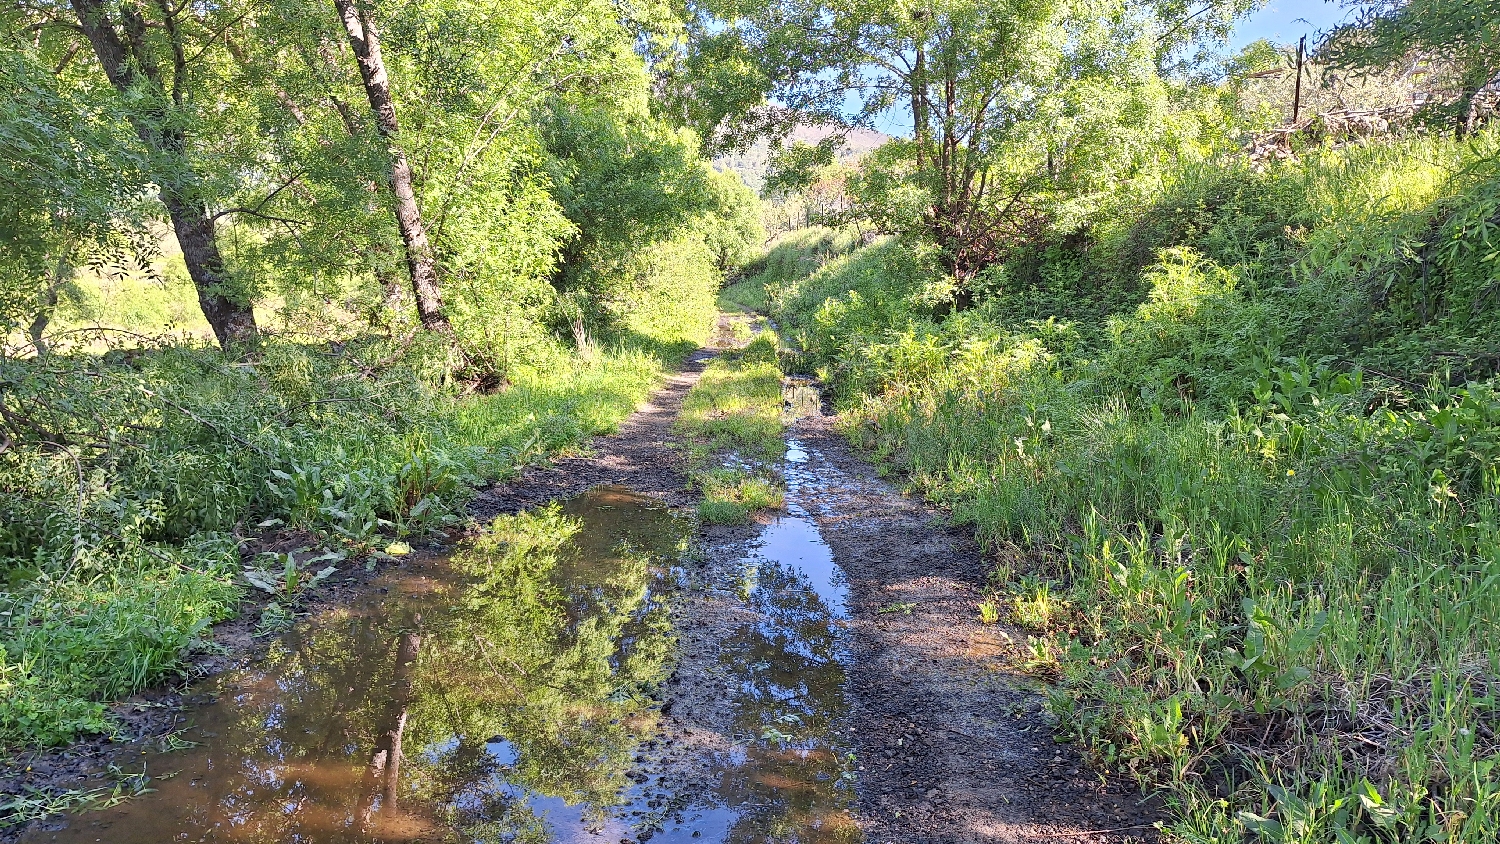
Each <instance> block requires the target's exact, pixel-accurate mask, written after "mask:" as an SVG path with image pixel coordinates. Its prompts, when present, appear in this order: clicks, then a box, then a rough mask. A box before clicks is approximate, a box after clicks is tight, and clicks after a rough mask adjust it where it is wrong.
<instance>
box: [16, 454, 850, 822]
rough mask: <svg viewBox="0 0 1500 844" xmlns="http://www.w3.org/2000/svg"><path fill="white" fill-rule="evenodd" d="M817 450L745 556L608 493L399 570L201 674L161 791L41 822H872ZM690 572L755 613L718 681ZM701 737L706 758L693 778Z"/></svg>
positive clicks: (640, 501)
mask: <svg viewBox="0 0 1500 844" xmlns="http://www.w3.org/2000/svg"><path fill="white" fill-rule="evenodd" d="M799 454H800V452H799V448H798V447H797V446H796V445H795V444H793V446H792V448H791V449H790V450H789V454H788V461H789V462H788V478H789V481H790V482H791V484H792V485H793V486H794V490H793V494H792V495H790V496H789V502H790V510H789V512H788V513H787V514H786V515H785V516H784V517H783V518H781V519H779V520H777V521H776V522H775V523H773V524H771V525H769V526H767V527H766V528H765V530H764V531H763V533H762V534H761V535H760V537H759V538H758V539H757V540H756V541H754V542H752V543H750V544H749V546H748V550H744V549H742V550H741V551H738V552H736V553H735V554H734V555H732V557H730V558H729V559H726V560H723V561H719V562H713V561H710V562H709V563H707V564H705V563H703V561H702V560H699V561H697V562H696V563H694V562H692V561H690V560H689V557H688V556H686V552H687V551H688V548H689V545H690V534H691V530H692V525H691V522H690V521H688V520H686V519H683V518H679V517H677V516H674V515H673V514H672V513H671V512H669V511H668V510H667V509H666V508H664V507H663V506H661V505H660V504H659V503H656V502H655V501H654V500H653V499H650V498H646V497H644V496H639V495H636V494H634V493H632V492H631V491H630V490H627V489H624V488H618V487H602V488H597V489H594V490H592V491H590V492H588V493H586V494H584V495H582V496H580V497H578V498H575V499H573V500H571V501H568V502H566V503H564V504H563V505H561V506H560V507H552V508H547V509H543V510H539V511H534V512H532V513H529V514H523V515H522V516H518V517H509V518H503V519H501V520H500V521H498V522H497V523H496V528H495V529H494V530H493V531H492V532H491V533H490V534H487V535H486V536H485V537H483V538H481V539H479V540H477V541H475V542H473V543H471V544H470V545H469V546H467V547H465V548H464V549H463V550H461V551H459V552H458V553H456V554H455V555H454V556H453V557H452V558H450V559H445V560H435V561H430V562H425V563H410V564H408V565H407V566H404V567H402V568H401V569H398V570H394V571H392V572H390V573H388V574H386V575H385V576H383V578H382V579H381V580H380V581H379V582H378V583H377V584H376V586H377V588H376V589H372V590H371V592H370V593H369V595H368V597H366V598H365V599H363V600H361V601H359V602H357V603H355V604H353V605H351V606H349V607H346V608H343V609H340V610H338V611H335V612H332V613H329V614H325V615H323V616H320V617H319V618H318V619H316V620H315V621H312V622H308V623H305V624H303V625H300V626H299V627H297V628H296V629H294V630H292V631H290V632H288V633H287V634H285V635H283V636H282V637H281V638H280V639H278V640H277V641H276V642H275V643H274V644H273V645H272V646H271V649H270V652H269V655H268V657H267V658H266V659H265V660H264V661H262V662H261V663H259V664H257V665H255V666H253V667H251V668H247V669H243V670H239V671H235V672H231V673H228V674H225V675H222V676H220V677H218V678H215V679H213V680H211V681H206V682H205V683H204V684H203V685H202V686H201V687H200V688H199V689H197V690H196V699H197V700H199V701H200V704H199V705H198V706H197V707H196V708H195V709H194V710H192V711H191V712H190V713H189V714H190V716H191V723H192V726H190V727H189V728H188V729H186V730H184V731H183V732H182V733H181V734H180V736H178V739H179V741H178V743H179V744H180V745H186V746H187V749H182V750H177V751H175V752H170V753H161V754H157V753H150V754H145V755H143V756H142V757H141V760H142V764H143V765H144V766H145V768H146V772H147V773H148V774H149V775H150V776H151V778H152V779H151V781H150V786H151V787H152V788H153V789H155V791H154V792H153V793H150V794H147V795H145V796H142V797H139V798H137V799H133V800H130V801H128V802H126V803H124V804H121V805H119V806H116V807H114V808H110V809H107V810H103V811H97V812H91V813H87V814H84V815H81V816H77V817H74V818H71V819H68V820H67V821H66V822H64V823H56V824H53V825H52V826H53V827H54V828H52V829H45V830H38V831H34V832H33V834H32V835H31V836H29V837H28V838H27V839H25V840H26V841H28V842H43V841H59V842H65V841H66V842H81V841H86V842H99V841H102V842H112V843H113V844H164V842H173V841H203V842H245V843H246V844H251V842H254V844H261V843H262V842H264V843H265V844H270V842H277V843H278V844H280V842H318V844H334V843H335V842H337V843H338V844H342V843H343V842H351V844H352V842H518V843H520V842H525V844H532V843H533V842H536V843H537V844H539V843H540V842H610V844H614V842H637V841H642V842H643V841H647V840H651V841H657V842H661V841H669V842H678V841H681V842H689V841H691V842H700V841H708V842H734V843H735V844H739V842H789V843H790V842H798V843H799V844H823V842H845V841H854V840H857V838H858V835H857V830H856V828H855V827H854V824H853V822H852V820H850V818H849V816H848V813H847V808H848V806H849V804H850V803H851V802H852V798H853V786H852V781H851V777H852V775H851V774H850V770H851V768H852V767H853V760H852V757H850V756H849V755H848V749H847V746H846V744H847V743H846V742H845V741H844V740H843V739H842V738H841V737H842V736H845V735H846V730H847V725H846V724H845V723H844V718H845V715H846V713H847V710H848V706H847V703H846V701H845V698H844V694H845V691H844V689H845V668H846V665H847V659H848V656H847V653H848V651H847V643H846V642H845V636H846V632H845V631H844V629H843V623H842V619H843V618H844V617H845V616H846V615H847V601H846V595H845V590H844V585H843V583H842V580H841V578H840V575H839V572H838V568H837V567H836V566H835V564H834V561H833V557H832V554H831V553H830V552H829V549H828V547H827V545H825V544H824V543H823V542H822V540H821V538H820V537H819V536H818V533H817V529H816V527H815V526H814V525H813V523H812V521H811V519H810V518H809V517H808V515H807V514H806V512H805V511H802V510H800V508H799V507H798V506H797V505H796V503H795V498H796V495H795V485H796V484H798V483H806V482H808V481H807V479H804V478H800V477H799V474H798V470H797V468H796V467H797V463H798V461H799V459H801V458H800V457H799ZM712 551H713V549H712V548H710V549H709V553H710V554H712ZM685 561H687V562H685ZM695 566H696V568H695ZM689 590H709V591H711V592H712V593H713V594H715V595H717V596H719V597H718V598H717V599H721V600H724V601H729V602H732V603H734V604H735V606H736V612H737V613H739V614H738V615H737V616H736V618H739V619H741V621H740V622H738V623H736V624H734V625H732V626H731V627H730V628H726V629H725V632H724V635H721V636H717V637H716V641H715V642H713V643H712V644H713V648H712V655H713V656H712V658H713V660H714V661H715V662H716V665H715V666H713V670H712V671H711V672H710V673H711V674H712V677H683V676H680V675H681V674H682V672H684V671H686V670H688V669H689V667H690V663H691V660H687V661H684V662H683V663H681V665H679V662H678V659H679V653H680V648H679V645H680V642H681V639H682V636H683V632H684V631H683V630H682V629H681V628H682V627H683V624H684V622H685V620H686V618H685V617H686V615H687V613H686V610H685V609H684V606H685V603H684V600H683V597H684V596H685V595H687V594H689ZM700 626H701V625H700ZM674 672H676V673H677V675H678V676H677V677H675V678H674V677H673V674H674ZM704 684H713V686H714V688H713V690H712V693H711V696H712V697H713V698H714V699H715V700H717V701H718V702H719V703H720V704H723V705H725V706H726V707H727V708H726V709H725V712H726V713H727V715H726V717H724V718H720V719H718V720H715V721H712V723H710V724H709V728H708V729H710V730H712V731H714V732H715V734H714V735H713V736H711V738H712V739H713V740H712V741H703V739H704V735H703V733H704V731H705V728H704V727H703V725H702V724H701V723H700V724H698V731H699V734H698V735H697V736H695V737H694V739H693V740H691V741H690V740H688V739H687V736H689V735H690V734H691V733H692V731H691V730H690V729H688V728H687V727H685V726H684V724H685V723H686V722H685V721H683V720H682V718H681V717H680V716H679V715H673V714H672V707H673V705H674V704H676V703H677V702H678V701H677V695H676V693H674V692H673V691H672V690H673V689H681V688H684V687H686V688H689V689H694V688H696V689H698V691H699V692H700V693H701V692H702V689H703V687H704ZM690 706H691V704H690V703H686V702H685V703H683V705H682V708H683V709H688V708H690ZM705 748H706V749H705ZM684 755H692V756H694V757H695V760H694V761H695V764H696V765H697V767H696V768H694V770H697V771H700V772H703V771H706V772H707V776H706V777H704V776H699V777H696V778H694V777H691V776H685V775H680V774H681V771H682V770H686V768H685V766H684V763H683V758H684Z"/></svg>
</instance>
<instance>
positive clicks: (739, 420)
mask: <svg viewBox="0 0 1500 844" xmlns="http://www.w3.org/2000/svg"><path fill="white" fill-rule="evenodd" d="M731 301H732V300H731ZM753 322H754V321H753V320H752V319H750V318H748V317H745V316H738V317H733V318H731V319H730V321H729V323H728V324H729V326H731V330H732V331H733V335H734V336H732V337H731V338H729V343H730V345H731V346H732V347H731V348H729V349H727V350H726V351H724V352H723V353H722V354H720V355H719V356H718V357H716V358H714V359H713V360H712V361H709V364H708V367H707V368H706V369H705V370H704V372H703V376H702V378H701V379H700V380H699V381H698V383H697V384H695V385H694V386H693V389H692V391H690V392H689V393H688V395H687V398H685V399H684V400H683V403H682V413H681V415H680V416H679V417H678V421H677V429H678V431H679V432H680V433H681V434H682V435H683V436H684V437H685V439H686V441H687V453H688V462H689V473H690V475H691V477H692V482H693V485H694V486H696V487H697V488H698V490H699V491H700V492H701V493H702V494H703V500H702V502H701V503H700V504H699V505H698V515H699V517H700V518H701V519H702V520H703V521H705V522H708V523H710V524H735V523H740V522H744V521H747V520H748V519H750V518H751V516H753V515H754V514H755V513H756V512H757V511H760V510H766V509H776V508H779V507H781V506H782V504H783V502H784V501H785V495H786V489H785V483H784V481H783V479H782V477H781V474H780V472H779V471H778V470H777V469H776V466H777V465H778V464H779V463H780V462H781V458H782V454H783V452H784V451H785V449H786V444H785V443H784V442H783V440H782V437H781V432H782V427H783V421H782V413H781V369H780V367H779V366H778V364H777V359H776V351H777V349H776V344H777V339H776V335H775V333H774V332H773V331H772V330H771V329H770V328H769V327H766V326H760V330H759V332H757V333H755V334H754V336H753V337H751V325H752V324H753ZM740 343H743V344H744V345H743V346H740V345H739V344H740Z"/></svg>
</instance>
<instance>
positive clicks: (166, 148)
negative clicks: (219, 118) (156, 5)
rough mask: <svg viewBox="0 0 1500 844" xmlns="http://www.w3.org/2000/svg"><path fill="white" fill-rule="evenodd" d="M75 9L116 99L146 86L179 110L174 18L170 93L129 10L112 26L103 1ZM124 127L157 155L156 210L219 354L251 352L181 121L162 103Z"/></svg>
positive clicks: (241, 307)
mask: <svg viewBox="0 0 1500 844" xmlns="http://www.w3.org/2000/svg"><path fill="white" fill-rule="evenodd" d="M72 4H73V11H74V13H75V14H77V16H78V23H79V26H80V28H82V30H83V33H84V35H85V36H87V37H88V39H89V44H90V45H91V46H92V47H93V48H94V55H95V56H97V57H98V58H99V64H100V65H101V66H102V67H103V68H104V75H105V76H107V77H108V78H109V82H110V84H111V85H113V86H114V87H115V89H116V90H118V91H120V92H121V93H128V92H130V91H131V90H132V89H133V88H136V86H137V85H139V84H141V83H142V82H143V80H144V83H145V86H146V87H148V88H149V89H150V95H151V96H152V97H155V98H160V100H165V98H167V97H168V96H170V97H171V98H172V100H173V104H174V105H180V102H179V101H180V99H181V96H182V84H183V80H182V74H183V72H184V67H183V64H184V63H183V60H182V45H181V43H180V41H179V40H178V39H179V38H180V37H181V36H180V34H179V31H178V29H177V27H176V24H175V21H173V20H172V19H171V17H170V16H171V15H172V14H173V13H172V12H171V11H169V10H164V11H163V14H165V15H168V25H167V27H166V28H167V33H168V36H169V38H171V39H172V40H173V52H174V60H175V62H176V67H175V74H174V76H173V80H172V88H171V90H170V92H169V91H168V89H167V87H166V85H165V83H164V82H163V78H162V74H161V70H160V68H159V66H158V65H157V63H156V61H155V58H154V57H153V56H152V55H151V54H150V53H149V52H148V50H147V48H146V43H145V41H146V39H145V32H146V29H147V24H146V22H145V20H144V19H143V18H142V17H141V14H140V10H139V8H137V7H136V6H134V5H130V4H127V5H124V6H121V24H120V28H119V29H117V28H116V24H115V23H114V22H113V21H111V20H110V18H109V15H108V13H107V10H106V8H105V4H104V3H103V0H72ZM130 121H131V124H132V126H133V127H134V128H135V131H136V134H137V135H138V136H139V137H140V139H141V141H142V142H144V143H145V144H146V146H147V147H148V148H150V149H151V151H152V152H153V153H155V154H156V155H157V157H158V158H159V160H160V161H161V162H162V166H160V167H159V168H157V171H156V172H155V173H153V178H154V179H155V181H156V182H157V184H158V185H159V186H160V196H161V201H162V204H163V205H165V206H166V208H167V214H168V215H169V216H170V217H171V218H172V230H173V231H174V232H175V233H176V235H177V243H178V245H179V246H180V247H182V260H183V263H185V264H187V271H188V275H189V276H190V277H191V278H192V279H193V287H194V288H195V289H196V290H197V291H198V304H199V305H200V306H201V307H202V308H203V316H204V317H205V318H206V319H207V320H208V324H209V325H210V326H211V327H212V328H213V331H214V337H215V338H216V339H217V340H218V341H219V346H220V348H222V349H224V350H225V351H228V350H229V349H230V348H231V347H235V346H241V347H248V346H253V345H254V343H255V341H256V340H257V338H258V336H259V330H258V328H257V326H256V324H255V308H254V306H253V305H252V304H251V303H250V302H246V301H240V300H238V299H235V298H233V297H231V296H229V295H228V284H227V282H228V281H229V279H228V274H227V273H226V272H225V269H224V258H223V255H222V254H221V253H220V252H219V242H218V239H217V238H216V236H215V230H214V218H213V217H212V216H210V215H209V213H208V208H207V206H206V205H204V203H203V201H202V200H201V199H200V198H198V196H197V193H198V191H197V185H198V174H197V172H196V171H195V170H194V169H193V166H192V162H190V161H189V160H188V156H187V151H186V150H187V144H186V140H187V138H186V133H185V132H184V130H183V129H182V128H181V124H180V122H179V121H174V120H171V119H170V114H169V112H168V110H167V108H166V106H165V103H164V102H158V104H157V105H155V106H154V107H148V108H146V109H142V110H138V111H135V112H133V113H132V114H131V117H130Z"/></svg>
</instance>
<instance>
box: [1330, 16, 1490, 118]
mask: <svg viewBox="0 0 1500 844" xmlns="http://www.w3.org/2000/svg"><path fill="white" fill-rule="evenodd" d="M1347 5H1350V6H1353V7H1355V9H1356V10H1357V14H1356V15H1355V16H1354V18H1353V20H1352V21H1350V22H1348V23H1345V24H1343V25H1342V26H1339V27H1337V28H1336V29H1334V30H1333V31H1332V32H1331V33H1329V34H1328V35H1327V37H1326V38H1325V40H1324V43H1323V45H1322V46H1321V48H1320V51H1321V52H1322V53H1323V54H1324V55H1325V56H1326V57H1327V58H1328V59H1329V60H1330V61H1331V63H1332V64H1333V66H1335V67H1338V68H1344V69H1352V70H1356V71H1368V70H1371V69H1378V68H1385V67H1389V66H1391V65H1395V64H1397V63H1399V62H1404V61H1407V60H1408V59H1409V58H1410V57H1411V56H1412V55H1413V54H1419V55H1421V56H1422V57H1423V58H1424V59H1425V60H1426V61H1429V62H1433V63H1434V64H1436V65H1438V69H1439V71H1442V70H1448V71H1450V72H1451V74H1452V75H1453V76H1454V77H1455V79H1454V82H1455V83H1456V86H1455V87H1457V88H1458V90H1459V93H1460V96H1459V99H1458V104H1457V109H1456V114H1455V115H1454V119H1455V122H1456V125H1457V127H1458V134H1459V135H1460V136H1462V135H1463V134H1465V133H1466V132H1467V131H1468V130H1469V129H1471V128H1472V125H1473V116H1472V115H1471V114H1470V113H1469V109H1470V105H1471V102H1472V99H1473V96H1474V94H1475V92H1477V91H1478V90H1479V89H1481V88H1483V87H1484V86H1485V85H1488V84H1489V83H1490V81H1491V80H1493V79H1494V78H1495V74H1496V73H1500V3H1497V2H1495V0H1353V2H1350V3H1348V4H1347ZM1444 65H1446V67H1444Z"/></svg>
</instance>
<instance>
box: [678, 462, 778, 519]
mask: <svg viewBox="0 0 1500 844" xmlns="http://www.w3.org/2000/svg"><path fill="white" fill-rule="evenodd" d="M698 487H699V489H701V490H702V491H703V502H702V503H701V504H699V505H698V517H699V518H700V519H702V520H703V521H704V522H705V523H708V524H718V525H723V524H739V523H741V522H744V521H747V520H748V519H749V518H750V516H751V515H752V514H754V513H755V512H757V511H759V510H773V509H779V508H780V507H781V506H782V505H783V504H784V503H785V502H786V493H785V491H783V490H782V488H781V487H780V486H779V485H778V484H776V483H773V482H772V481H770V480H769V479H767V478H766V477H764V476H761V475H751V474H749V473H747V472H745V471H743V470H740V469H710V470H708V471H707V472H704V473H703V474H702V475H699V476H698Z"/></svg>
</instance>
